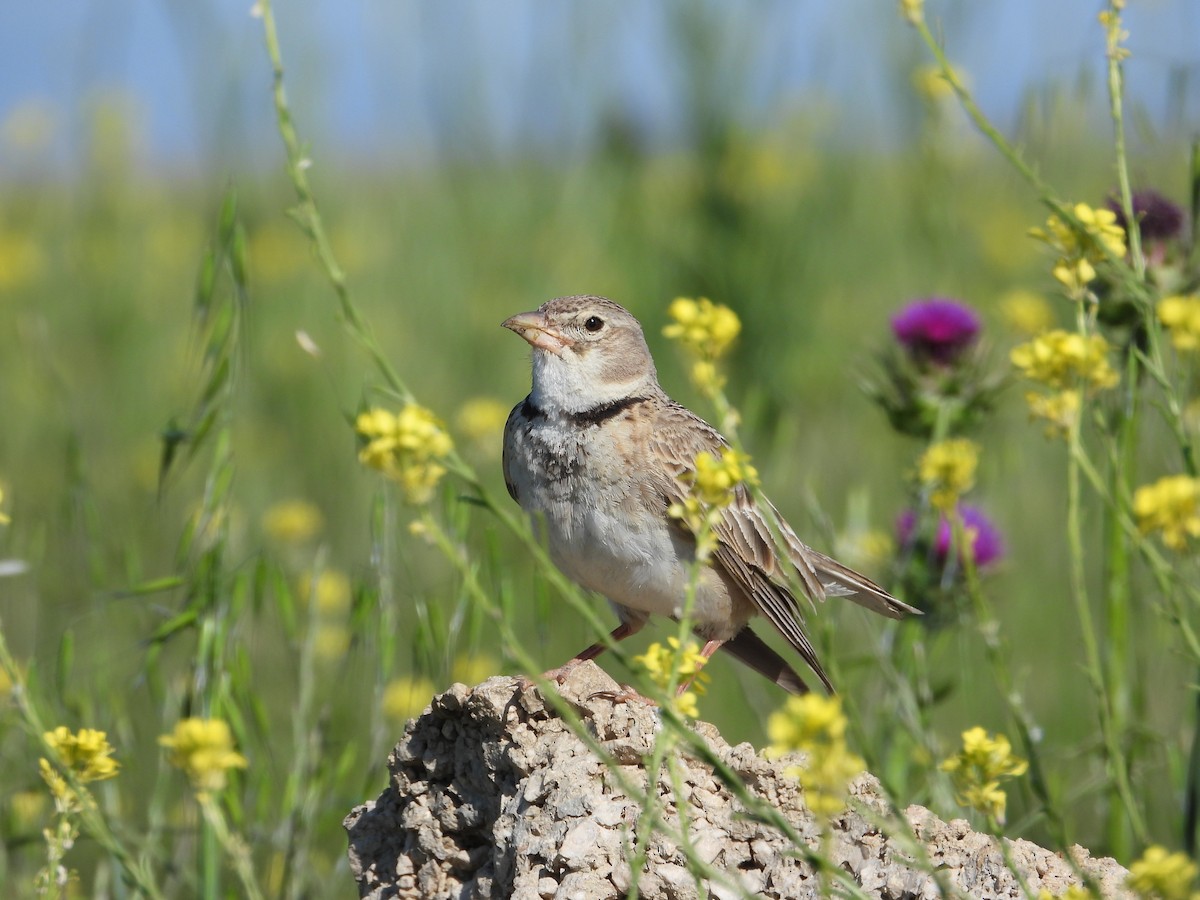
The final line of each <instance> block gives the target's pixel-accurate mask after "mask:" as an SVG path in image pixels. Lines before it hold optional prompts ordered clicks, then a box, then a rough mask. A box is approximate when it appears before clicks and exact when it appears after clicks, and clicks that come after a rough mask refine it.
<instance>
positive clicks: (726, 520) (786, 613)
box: [647, 403, 917, 685]
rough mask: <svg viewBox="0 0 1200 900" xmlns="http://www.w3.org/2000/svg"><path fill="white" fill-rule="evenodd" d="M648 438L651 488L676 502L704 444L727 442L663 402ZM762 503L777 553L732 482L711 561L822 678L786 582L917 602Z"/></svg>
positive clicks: (869, 603) (878, 600)
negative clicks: (655, 480)
mask: <svg viewBox="0 0 1200 900" xmlns="http://www.w3.org/2000/svg"><path fill="white" fill-rule="evenodd" d="M647 443H648V450H649V452H651V453H652V454H654V456H655V458H656V462H657V463H659V465H655V466H654V467H653V468H654V470H655V471H657V472H661V473H662V474H661V479H660V483H659V484H658V485H657V488H658V489H659V491H660V492H661V493H662V495H663V498H664V501H665V502H666V503H667V505H670V504H672V503H682V502H683V501H684V500H685V499H686V498H687V492H688V489H687V486H686V485H685V484H683V483H682V482H681V481H680V476H681V475H683V474H685V473H688V472H692V471H694V468H695V467H694V460H695V458H696V456H697V455H698V454H700V453H702V452H705V451H707V452H709V453H713V454H718V453H720V452H721V451H722V450H724V449H725V448H727V447H728V446H729V445H728V443H727V442H726V441H725V439H724V438H723V437H721V435H720V433H719V432H717V430H716V429H715V428H713V427H712V426H711V425H709V424H708V423H707V422H705V421H704V420H703V419H701V418H699V417H698V416H696V415H695V414H693V413H692V412H690V411H689V410H687V409H685V408H683V407H682V406H679V405H678V404H674V403H672V404H670V405H668V406H665V407H664V408H663V409H662V411H661V418H660V419H659V421H657V422H655V423H654V425H653V428H652V430H651V433H650V434H649V436H648V438H647ZM765 505H766V507H767V509H769V510H770V515H771V518H772V519H773V521H774V524H775V526H776V527H777V529H778V531H779V534H780V536H781V537H782V539H783V544H784V546H785V548H786V556H785V557H784V559H782V560H781V559H780V555H779V553H778V552H777V550H776V543H775V540H774V538H773V537H772V534H771V525H770V524H768V521H767V518H766V517H765V516H764V515H763V510H762V508H760V506H759V504H758V503H757V502H756V501H755V499H754V495H753V494H752V493H751V492H750V491H749V490H747V489H746V487H745V486H744V485H739V486H738V487H737V488H736V489H735V491H734V498H733V502H732V503H730V504H729V506H727V507H725V508H724V509H723V510H722V511H721V515H720V517H719V518H718V520H717V522H716V524H715V525H714V528H713V531H714V536H715V537H716V539H717V541H718V545H717V549H716V551H715V552H714V554H713V558H714V561H715V562H716V563H717V564H718V565H720V566H721V567H722V568H723V569H724V570H725V571H726V572H727V573H728V574H729V575H730V577H732V578H733V580H734V582H735V583H736V584H738V586H739V587H741V588H742V589H743V590H744V591H745V592H746V594H747V595H748V596H749V597H750V598H751V599H752V600H753V601H754V604H755V606H756V607H757V608H758V610H759V611H760V612H761V613H762V614H763V615H764V616H765V617H766V618H767V619H768V620H769V621H770V622H771V624H772V625H774V626H775V628H777V629H778V630H779V632H780V633H781V634H782V635H783V636H784V637H785V638H786V639H787V640H788V642H789V643H790V644H791V645H792V646H793V647H795V648H796V650H797V651H798V652H799V653H800V655H801V656H803V657H804V660H805V661H806V662H807V663H808V664H809V665H810V666H811V667H812V669H813V671H814V672H816V673H817V674H818V675H819V676H820V677H821V680H822V681H824V682H825V683H826V685H828V679H826V677H825V674H824V672H822V670H821V667H820V664H819V663H818V662H817V658H816V653H815V651H814V650H813V647H812V644H811V643H810V642H809V640H808V637H807V635H806V634H805V633H804V628H803V625H804V613H803V610H802V609H801V607H800V604H799V603H798V602H797V601H796V598H795V596H794V595H793V594H792V592H791V590H790V588H789V585H790V584H791V583H792V581H793V580H794V581H796V582H798V583H799V585H800V587H801V588H802V590H803V591H804V593H805V594H806V595H807V597H808V599H809V601H810V602H812V603H814V604H815V603H816V602H817V601H823V600H824V599H825V598H826V596H829V595H833V596H845V597H847V598H848V599H850V600H853V601H854V602H855V603H858V604H859V605H861V606H865V607H866V608H867V609H870V610H873V611H875V612H878V613H881V614H882V615H885V616H888V617H890V618H900V617H901V616H902V615H903V614H904V613H906V612H917V610H914V609H913V608H912V607H910V606H908V605H907V604H904V603H901V602H900V601H899V600H897V599H896V598H895V597H893V596H891V594H889V593H888V592H887V591H885V590H884V589H883V588H882V587H880V586H879V585H877V584H875V582H873V581H871V579H869V578H867V577H866V576H865V575H860V574H859V573H857V572H855V571H853V570H851V569H849V568H847V567H846V566H843V565H842V564H841V563H839V562H837V561H836V560H834V559H832V558H830V557H828V556H826V555H825V554H823V553H818V552H817V551H816V550H813V549H812V548H811V547H809V546H807V545H806V544H805V543H803V542H802V541H801V540H800V539H799V538H798V537H797V536H796V533H795V532H794V531H792V529H791V527H790V526H789V525H788V524H787V522H785V521H784V520H783V517H782V516H780V515H779V513H778V511H777V510H776V509H775V507H774V506H771V505H770V504H769V503H767V504H765ZM681 527H683V526H682V524H681Z"/></svg>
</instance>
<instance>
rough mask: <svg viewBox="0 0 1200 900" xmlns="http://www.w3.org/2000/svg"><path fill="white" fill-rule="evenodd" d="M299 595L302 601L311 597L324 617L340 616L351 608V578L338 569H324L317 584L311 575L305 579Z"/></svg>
mask: <svg viewBox="0 0 1200 900" xmlns="http://www.w3.org/2000/svg"><path fill="white" fill-rule="evenodd" d="M314 588H315V589H316V590H315V591H314ZM297 593H298V594H299V595H300V598H301V599H302V600H308V599H310V597H311V599H312V605H313V606H314V607H315V608H316V610H317V612H319V613H321V614H322V615H326V616H338V615H341V614H343V613H344V612H346V610H348V609H349V608H350V599H351V595H352V590H351V586H350V577H349V576H348V575H347V574H346V573H345V572H342V571H339V570H338V569H323V570H322V571H321V573H320V574H319V575H317V577H316V583H315V584H314V583H313V577H312V576H311V575H309V576H308V577H306V578H304V579H303V580H302V581H301V582H300V584H299V589H298V591H297Z"/></svg>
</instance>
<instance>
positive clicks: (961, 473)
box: [917, 438, 979, 511]
mask: <svg viewBox="0 0 1200 900" xmlns="http://www.w3.org/2000/svg"><path fill="white" fill-rule="evenodd" d="M978 464H979V445H978V444H976V443H975V442H974V441H970V440H967V439H966V438H951V439H950V440H946V441H940V442H938V443H936V444H932V445H930V447H929V448H928V449H927V450H926V451H925V452H924V453H923V454H922V455H921V459H920V460H919V461H918V463H917V478H918V479H919V480H920V482H921V484H923V485H924V486H925V487H927V488H929V489H930V495H929V499H930V502H931V503H933V505H934V506H935V507H937V508H938V509H940V510H943V511H948V510H952V509H954V508H955V506H957V505H958V498H959V497H960V496H961V495H962V494H965V493H966V492H967V491H969V490H970V489H971V488H972V487H974V485H975V469H976V467H977V466H978Z"/></svg>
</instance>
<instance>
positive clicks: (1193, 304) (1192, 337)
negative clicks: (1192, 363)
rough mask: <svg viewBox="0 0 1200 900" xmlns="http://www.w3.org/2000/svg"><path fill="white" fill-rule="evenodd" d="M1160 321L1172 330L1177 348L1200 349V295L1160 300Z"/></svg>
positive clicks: (1173, 341)
mask: <svg viewBox="0 0 1200 900" xmlns="http://www.w3.org/2000/svg"><path fill="white" fill-rule="evenodd" d="M1158 321H1160V322H1162V323H1163V326H1164V327H1166V329H1167V331H1169V332H1170V334H1171V344H1172V345H1174V347H1175V349H1176V350H1182V351H1184V352H1190V351H1193V350H1198V349H1200V296H1198V295H1196V294H1188V295H1187V296H1180V295H1178V294H1174V295H1172V296H1170V297H1164V298H1163V299H1162V300H1160V301H1158Z"/></svg>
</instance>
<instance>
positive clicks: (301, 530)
mask: <svg viewBox="0 0 1200 900" xmlns="http://www.w3.org/2000/svg"><path fill="white" fill-rule="evenodd" d="M324 524H325V523H324V519H323V518H322V517H321V511H320V510H319V509H317V507H316V506H314V505H313V504H312V503H309V502H308V501H307V500H283V501H280V502H279V503H276V504H274V505H273V506H271V507H270V508H269V509H268V510H267V511H266V512H265V513H263V517H262V528H263V531H265V532H266V533H267V535H268V536H270V537H271V538H273V539H274V540H277V541H279V542H280V543H283V544H304V543H307V542H308V541H311V540H312V539H313V538H314V537H316V536H317V535H318V534H320V532H321V528H322V526H323V525H324Z"/></svg>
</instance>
